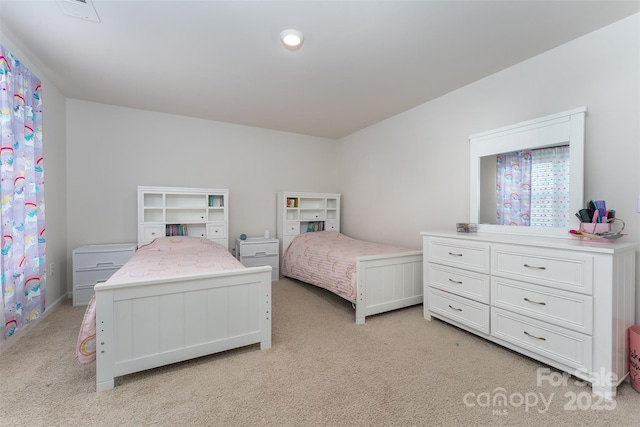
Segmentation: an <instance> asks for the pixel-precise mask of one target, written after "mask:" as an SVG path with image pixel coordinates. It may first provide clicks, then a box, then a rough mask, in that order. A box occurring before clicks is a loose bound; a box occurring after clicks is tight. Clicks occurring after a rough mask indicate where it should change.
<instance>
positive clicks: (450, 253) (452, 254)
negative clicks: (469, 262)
mask: <svg viewBox="0 0 640 427" xmlns="http://www.w3.org/2000/svg"><path fill="white" fill-rule="evenodd" d="M449 255H451V256H462V254H454V253H453V252H449Z"/></svg>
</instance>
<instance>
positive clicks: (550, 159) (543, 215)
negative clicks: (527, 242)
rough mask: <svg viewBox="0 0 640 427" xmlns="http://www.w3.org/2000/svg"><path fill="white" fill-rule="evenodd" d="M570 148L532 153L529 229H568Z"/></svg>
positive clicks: (548, 149) (557, 148)
mask: <svg viewBox="0 0 640 427" xmlns="http://www.w3.org/2000/svg"><path fill="white" fill-rule="evenodd" d="M569 153H570V151H569V146H568V145H565V146H562V147H551V148H541V149H539V150H533V153H532V157H531V159H532V169H531V182H532V184H531V225H533V226H537V227H562V228H567V227H569Z"/></svg>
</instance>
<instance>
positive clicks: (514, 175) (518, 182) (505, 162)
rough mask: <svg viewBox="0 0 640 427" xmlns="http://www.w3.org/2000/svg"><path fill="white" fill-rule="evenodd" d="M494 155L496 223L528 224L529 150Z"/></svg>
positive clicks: (529, 195)
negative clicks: (495, 159)
mask: <svg viewBox="0 0 640 427" xmlns="http://www.w3.org/2000/svg"><path fill="white" fill-rule="evenodd" d="M496 157H497V165H496V166H497V174H496V177H497V179H496V192H497V194H496V196H497V197H496V201H497V203H496V219H497V221H496V224H498V225H529V217H530V213H531V208H530V205H531V151H514V152H512V153H504V154H498V155H497V156H496Z"/></svg>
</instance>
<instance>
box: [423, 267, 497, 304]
mask: <svg viewBox="0 0 640 427" xmlns="http://www.w3.org/2000/svg"><path fill="white" fill-rule="evenodd" d="M427 269H428V270H427V271H428V273H427V274H428V277H429V286H431V287H434V288H438V289H441V290H443V291H448V292H452V293H454V294H457V295H460V296H463V297H466V298H471V299H474V300H477V301H479V302H483V303H485V304H489V288H490V286H489V276H487V275H486V274H481V273H475V272H471V271H467V270H462V269H456V268H452V267H447V266H443V265H439V264H433V263H428V266H427Z"/></svg>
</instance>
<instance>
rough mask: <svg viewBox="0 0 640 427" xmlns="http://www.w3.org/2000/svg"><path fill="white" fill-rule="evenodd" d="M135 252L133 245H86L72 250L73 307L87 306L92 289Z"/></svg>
mask: <svg viewBox="0 0 640 427" xmlns="http://www.w3.org/2000/svg"><path fill="white" fill-rule="evenodd" d="M135 251H136V244H135V243H115V244H105V245H87V246H81V247H79V248H76V249H74V250H73V260H72V262H73V305H86V304H89V301H91V297H93V293H94V292H93V287H94V286H95V285H96V284H97V283H100V282H105V281H106V280H107V279H108V278H109V277H111V275H112V274H113V273H115V272H116V271H118V270H119V269H120V267H122V266H123V265H124V263H125V262H127V261H129V258H131V257H132V256H133V254H134V252H135Z"/></svg>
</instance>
